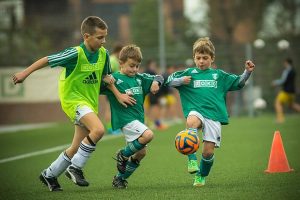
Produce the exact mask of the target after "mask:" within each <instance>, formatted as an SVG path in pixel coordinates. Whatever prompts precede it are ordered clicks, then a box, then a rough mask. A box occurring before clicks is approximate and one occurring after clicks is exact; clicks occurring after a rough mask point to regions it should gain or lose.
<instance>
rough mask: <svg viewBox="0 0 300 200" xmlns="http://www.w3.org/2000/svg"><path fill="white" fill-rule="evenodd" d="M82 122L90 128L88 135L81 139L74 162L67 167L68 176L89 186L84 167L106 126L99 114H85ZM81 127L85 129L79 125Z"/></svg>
mask: <svg viewBox="0 0 300 200" xmlns="http://www.w3.org/2000/svg"><path fill="white" fill-rule="evenodd" d="M80 122H81V123H82V124H83V125H84V126H85V127H86V128H87V129H88V130H89V133H88V135H87V136H86V137H85V138H84V139H83V140H82V141H81V143H80V146H79V149H78V151H77V152H76V154H75V155H74V156H73V158H72V160H71V162H72V164H71V165H70V166H69V167H68V168H67V171H66V176H67V177H68V178H70V179H71V180H72V181H73V182H74V183H75V184H77V185H79V186H88V185H89V183H88V182H87V181H86V180H85V178H84V175H83V172H82V168H83V167H84V166H85V164H86V162H87V160H88V159H89V157H90V156H91V154H92V153H93V152H94V151H95V149H96V143H97V142H98V141H99V140H100V139H101V138H102V136H103V134H104V126H103V125H102V123H101V121H100V119H99V118H98V116H97V115H96V114H95V113H93V112H90V113H87V114H86V115H84V116H83V117H82V118H81V119H80ZM79 129H84V128H83V127H79Z"/></svg>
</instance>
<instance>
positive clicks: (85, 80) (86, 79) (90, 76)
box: [82, 72, 98, 84]
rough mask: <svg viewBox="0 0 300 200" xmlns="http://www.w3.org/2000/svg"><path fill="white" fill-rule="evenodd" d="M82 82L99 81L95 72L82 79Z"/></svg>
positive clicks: (93, 82)
mask: <svg viewBox="0 0 300 200" xmlns="http://www.w3.org/2000/svg"><path fill="white" fill-rule="evenodd" d="M82 83H84V84H96V83H98V80H97V76H96V73H95V72H93V73H92V74H90V75H89V76H88V77H86V78H85V79H84V80H83V81H82Z"/></svg>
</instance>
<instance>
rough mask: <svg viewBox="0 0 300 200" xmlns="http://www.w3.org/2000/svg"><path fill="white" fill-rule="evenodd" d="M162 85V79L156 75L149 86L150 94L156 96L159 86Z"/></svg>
mask: <svg viewBox="0 0 300 200" xmlns="http://www.w3.org/2000/svg"><path fill="white" fill-rule="evenodd" d="M163 83H164V77H163V76H162V75H156V76H155V77H154V79H153V82H152V84H151V87H150V92H151V93H152V94H156V93H157V92H158V90H159V88H160V86H162V85H163Z"/></svg>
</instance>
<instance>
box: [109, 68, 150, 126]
mask: <svg viewBox="0 0 300 200" xmlns="http://www.w3.org/2000/svg"><path fill="white" fill-rule="evenodd" d="M112 75H113V77H114V78H115V80H116V81H115V86H116V88H117V89H118V90H119V91H120V93H127V94H132V96H133V98H134V99H135V100H136V104H135V105H133V106H130V105H128V107H127V108H125V107H124V106H122V105H121V104H120V103H119V102H118V100H117V99H116V97H115V96H114V95H113V93H112V92H111V91H109V90H106V91H104V92H103V93H104V94H106V95H107V97H108V99H109V102H110V110H111V123H112V128H113V130H116V129H119V128H122V127H124V126H125V125H126V124H128V123H129V122H132V121H133V120H139V121H140V122H142V123H144V100H145V96H146V95H147V94H148V93H149V92H150V87H151V84H152V82H153V80H154V77H155V76H153V75H150V74H146V73H143V74H139V73H138V74H137V75H136V76H133V77H130V76H127V75H124V74H121V73H120V72H115V73H113V74H112Z"/></svg>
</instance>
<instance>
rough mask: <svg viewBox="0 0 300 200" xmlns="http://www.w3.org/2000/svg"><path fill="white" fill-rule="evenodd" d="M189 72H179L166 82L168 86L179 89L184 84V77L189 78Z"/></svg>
mask: <svg viewBox="0 0 300 200" xmlns="http://www.w3.org/2000/svg"><path fill="white" fill-rule="evenodd" d="M188 72H189V70H188V69H186V70H183V71H177V72H174V73H173V74H171V75H170V76H169V77H168V79H167V81H166V82H165V85H166V86H170V87H179V86H181V85H182V84H183V77H184V76H189V73H188Z"/></svg>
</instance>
